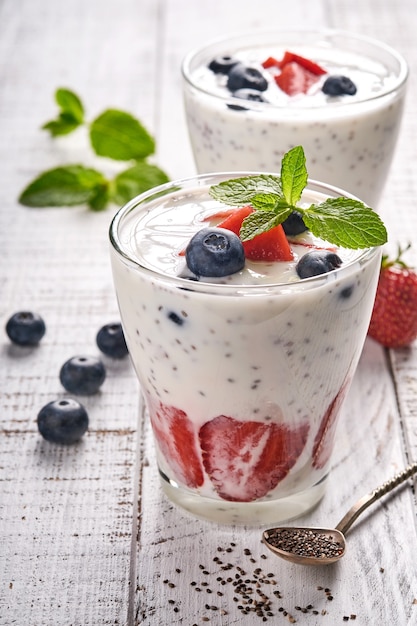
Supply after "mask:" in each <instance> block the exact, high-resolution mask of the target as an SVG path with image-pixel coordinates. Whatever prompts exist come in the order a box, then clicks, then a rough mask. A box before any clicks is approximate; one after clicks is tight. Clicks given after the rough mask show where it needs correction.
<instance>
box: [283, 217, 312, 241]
mask: <svg viewBox="0 0 417 626" xmlns="http://www.w3.org/2000/svg"><path fill="white" fill-rule="evenodd" d="M282 227H283V229H284V232H285V234H286V235H289V236H291V235H292V236H294V235H300V234H301V233H304V232H305V231H306V230H308V228H307V226H306V225H305V224H304V222H303V218H302V216H301V213H299V212H298V211H294V212H293V213H291V215H290V216H289V217H287V219H286V220H284V221H283V222H282Z"/></svg>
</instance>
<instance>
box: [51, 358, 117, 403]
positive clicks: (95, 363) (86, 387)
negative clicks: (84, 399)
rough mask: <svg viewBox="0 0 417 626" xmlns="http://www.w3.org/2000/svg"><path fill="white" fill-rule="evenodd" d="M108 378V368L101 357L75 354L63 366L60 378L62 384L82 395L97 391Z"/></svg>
mask: <svg viewBox="0 0 417 626" xmlns="http://www.w3.org/2000/svg"><path fill="white" fill-rule="evenodd" d="M105 378H106V370H105V367H104V365H103V363H102V362H101V361H100V359H97V358H96V357H93V356H74V357H72V358H71V359H68V361H66V362H65V363H64V365H63V366H62V367H61V370H60V372H59V379H60V381H61V384H62V386H63V387H64V388H65V389H66V390H67V391H69V392H70V393H74V394H76V395H80V396H91V395H92V394H94V393H96V392H97V391H98V390H99V388H100V387H101V385H102V384H103V382H104V379H105Z"/></svg>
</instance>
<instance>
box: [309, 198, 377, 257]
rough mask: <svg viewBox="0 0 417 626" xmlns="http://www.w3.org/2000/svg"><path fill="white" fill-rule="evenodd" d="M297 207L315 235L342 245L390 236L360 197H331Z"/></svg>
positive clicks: (369, 243)
mask: <svg viewBox="0 0 417 626" xmlns="http://www.w3.org/2000/svg"><path fill="white" fill-rule="evenodd" d="M298 210H299V211H300V213H301V214H302V217H303V220H304V223H305V225H306V226H307V228H309V229H310V230H311V232H312V233H313V235H316V237H320V238H321V239H324V240H325V241H328V242H329V243H333V244H335V245H337V246H342V247H343V248H350V249H351V250H358V249H360V248H368V247H373V246H380V245H382V244H384V243H386V241H387V238H388V237H387V231H386V228H385V226H384V224H383V222H382V220H381V218H380V217H379V215H378V214H377V213H375V211H373V210H372V209H370V208H369V207H367V206H365V205H364V204H362V203H361V202H359V201H357V200H351V199H350V198H328V199H327V200H325V201H324V202H322V203H321V204H317V205H314V204H312V205H311V206H310V207H309V208H308V209H298Z"/></svg>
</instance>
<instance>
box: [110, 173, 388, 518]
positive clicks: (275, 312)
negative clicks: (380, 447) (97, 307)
mask: <svg viewBox="0 0 417 626" xmlns="http://www.w3.org/2000/svg"><path fill="white" fill-rule="evenodd" d="M228 177H229V178H230V176H229V175H211V176H207V177H205V176H201V177H198V178H197V179H189V180H185V181H180V182H176V183H173V184H172V185H165V186H164V187H161V188H158V189H157V190H154V191H151V192H148V193H147V194H144V195H143V196H141V197H140V198H139V199H136V200H134V201H132V202H131V203H130V204H129V205H127V206H126V207H125V208H124V209H123V210H121V211H120V212H119V213H118V214H117V216H116V218H115V220H114V221H113V224H112V228H111V240H112V266H113V273H114V282H115V286H116V291H117V296H118V301H119V307H120V311H121V317H122V323H123V327H124V332H125V336H126V341H127V344H128V347H129V351H130V355H131V357H132V360H133V363H134V366H135V368H136V372H137V375H138V378H139V381H140V384H141V389H142V391H143V394H144V397H145V399H146V402H147V406H148V409H149V414H150V420H151V423H152V428H153V432H154V436H155V444H156V450H157V460H158V467H159V472H160V476H161V481H162V485H163V488H164V490H165V492H166V493H167V495H168V496H169V497H170V498H171V499H172V500H173V501H174V502H176V503H177V504H179V505H180V506H181V507H183V508H185V509H186V510H188V511H190V512H191V513H193V514H194V515H197V516H199V517H202V518H206V519H211V520H214V521H217V522H220V523H246V524H262V523H271V522H277V521H280V520H284V519H290V518H293V517H295V516H298V515H300V514H301V513H303V512H304V511H306V510H309V509H310V508H312V507H313V506H314V505H315V504H316V503H317V501H318V500H319V499H320V498H321V497H322V495H323V493H324V488H325V483H326V477H327V475H328V472H329V464H330V458H331V452H332V449H333V443H334V434H335V427H336V423H337V417H338V414H339V410H340V407H341V404H342V401H343V398H344V397H345V395H346V393H347V391H348V389H349V385H350V382H351V379H352V376H353V374H354V371H355V368H356V366H357V362H358V359H359V356H360V353H361V350H362V346H363V342H364V340H365V336H366V332H367V328H368V324H369V319H370V315H371V311H372V306H373V300H374V294H375V289H376V283H377V278H378V274H379V263H380V252H379V249H377V248H373V249H367V250H362V251H356V252H353V251H349V250H346V249H340V248H339V249H335V248H334V247H333V246H329V245H328V244H326V243H325V242H323V241H320V240H318V239H317V238H315V237H313V236H312V235H311V233H309V232H304V233H301V234H299V235H296V236H294V237H289V246H290V249H291V255H292V257H293V258H292V260H289V261H279V262H269V261H250V260H248V259H247V260H246V262H245V266H244V267H243V268H242V269H241V270H240V271H237V272H235V273H234V274H232V275H230V276H225V277H217V278H215V277H207V276H206V277H204V278H197V277H195V276H193V275H192V274H191V273H190V271H189V269H188V268H187V266H186V260H185V257H184V249H185V248H186V246H187V243H188V242H189V241H190V239H191V238H192V236H193V235H194V234H195V233H196V232H198V231H200V229H202V228H205V227H207V225H210V226H217V225H218V224H219V222H220V223H221V222H222V220H223V219H224V216H223V214H222V209H224V207H221V206H219V202H218V201H216V200H213V198H211V197H210V196H209V193H208V189H209V187H210V185H212V184H214V183H216V182H219V181H220V180H224V179H225V178H228ZM329 195H339V194H338V193H337V190H333V189H331V188H326V187H323V186H321V185H318V184H315V183H311V182H310V183H309V186H308V188H307V190H306V191H305V192H304V194H303V197H302V203H303V202H306V203H311V202H320V201H321V199H324V198H325V197H328V196H329ZM312 249H319V250H322V249H330V250H332V251H333V252H337V255H338V256H339V257H340V259H341V261H342V264H341V266H340V267H339V268H338V269H336V270H335V271H331V272H328V273H326V274H322V275H320V276H315V277H313V278H307V279H303V280H302V279H300V278H299V276H298V274H297V271H296V266H297V263H298V262H299V259H300V258H301V257H303V255H305V254H306V253H307V252H308V251H311V250H312Z"/></svg>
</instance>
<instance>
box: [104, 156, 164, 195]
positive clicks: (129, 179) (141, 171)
mask: <svg viewBox="0 0 417 626" xmlns="http://www.w3.org/2000/svg"><path fill="white" fill-rule="evenodd" d="M168 181H169V178H168V176H167V175H166V174H165V172H163V171H162V170H161V169H160V168H159V167H157V166H156V165H150V164H149V163H146V162H145V161H142V162H140V163H137V164H136V165H134V166H133V167H129V168H128V169H127V170H124V171H123V172H121V173H120V174H118V175H117V176H116V177H115V179H114V181H113V183H114V190H113V193H112V200H114V202H116V203H117V204H124V203H125V202H128V201H129V200H131V199H132V198H133V197H134V196H137V195H139V194H140V193H143V192H144V191H147V190H148V189H151V188H152V187H157V186H158V185H162V184H163V183H167V182H168Z"/></svg>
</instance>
